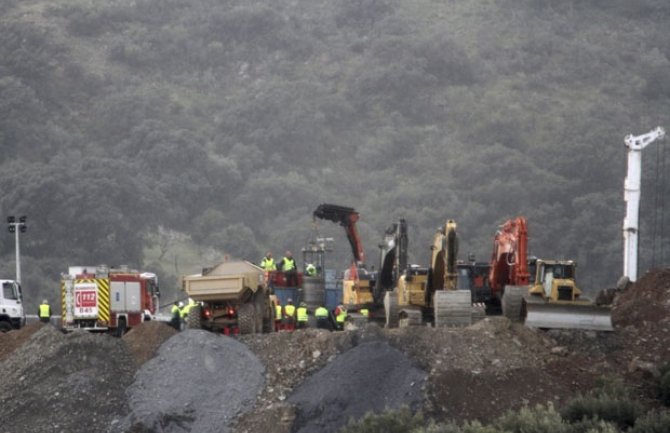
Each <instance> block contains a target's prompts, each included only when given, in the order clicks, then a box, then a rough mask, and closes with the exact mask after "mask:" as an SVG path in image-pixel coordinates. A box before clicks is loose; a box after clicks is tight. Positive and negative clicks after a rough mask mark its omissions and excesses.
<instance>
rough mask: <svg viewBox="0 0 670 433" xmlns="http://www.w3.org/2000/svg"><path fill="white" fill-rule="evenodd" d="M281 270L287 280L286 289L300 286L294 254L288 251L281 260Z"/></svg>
mask: <svg viewBox="0 0 670 433" xmlns="http://www.w3.org/2000/svg"><path fill="white" fill-rule="evenodd" d="M281 270H282V272H284V276H285V278H286V287H297V286H298V267H297V266H296V263H295V259H294V258H293V253H291V252H290V251H286V253H285V254H284V258H283V259H282V260H281Z"/></svg>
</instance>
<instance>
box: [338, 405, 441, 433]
mask: <svg viewBox="0 0 670 433" xmlns="http://www.w3.org/2000/svg"><path fill="white" fill-rule="evenodd" d="M423 425H424V420H423V415H422V414H421V413H416V414H412V412H411V411H410V410H409V408H407V407H403V408H401V409H398V410H394V411H386V412H384V413H382V414H375V413H372V412H369V413H367V414H366V415H365V416H364V417H363V418H361V419H360V420H358V421H354V420H350V421H349V423H348V424H347V426H346V427H344V428H342V429H341V430H340V433H408V432H411V431H413V430H414V429H417V428H421V427H423ZM436 433H437V432H436Z"/></svg>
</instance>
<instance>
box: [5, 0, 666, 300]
mask: <svg viewBox="0 0 670 433" xmlns="http://www.w3.org/2000/svg"><path fill="white" fill-rule="evenodd" d="M0 17H1V18H0V38H1V41H0V113H1V114H2V115H1V116H0V150H1V151H0V166H1V170H0V189H1V190H2V192H3V194H2V196H1V197H0V215H1V216H2V217H3V218H5V217H6V216H9V215H27V216H28V223H29V229H28V232H27V233H25V234H24V235H22V237H21V252H22V263H23V280H24V286H25V288H26V294H27V297H28V299H27V303H28V304H29V305H36V304H37V302H38V300H37V298H38V297H48V298H49V299H51V300H53V301H55V300H56V299H57V298H58V278H59V275H60V273H61V272H65V271H66V270H67V266H68V265H75V264H86V265H88V264H98V263H106V264H110V265H116V264H129V265H131V266H134V267H138V268H143V269H146V270H151V271H154V272H157V273H158V274H159V276H160V277H161V279H162V281H163V282H164V284H163V290H164V292H167V293H168V294H171V293H174V292H175V290H176V287H177V278H178V276H179V275H180V274H182V273H186V272H191V271H194V270H195V271H197V270H198V269H199V268H200V267H202V266H205V265H209V264H211V262H212V261H214V262H215V261H218V260H220V259H221V258H222V257H223V256H224V255H230V256H234V257H240V258H246V259H249V260H252V261H258V260H259V259H260V257H261V256H262V254H263V252H264V251H265V250H266V249H271V250H273V251H274V253H275V255H276V256H281V254H282V253H283V251H284V250H286V249H290V250H292V251H294V252H299V251H300V249H301V248H302V247H304V246H306V245H307V243H308V242H309V241H310V240H313V239H314V238H315V237H316V236H326V237H333V238H334V244H333V249H334V251H333V254H332V255H330V256H329V257H328V260H329V264H330V267H332V268H337V269H343V268H345V267H346V266H347V264H348V262H349V260H350V256H351V253H350V251H349V246H348V244H347V241H346V238H345V235H344V232H343V230H342V229H341V227H339V226H337V225H336V224H332V223H329V222H324V221H320V222H319V223H318V224H317V225H314V224H313V222H312V211H313V210H314V209H315V208H316V206H318V204H320V203H324V202H325V203H335V204H340V205H344V206H350V207H353V208H355V209H356V210H357V211H359V212H360V214H361V219H360V221H359V223H358V224H359V230H360V232H361V235H362V237H363V242H364V246H365V248H366V252H367V256H368V262H369V263H370V264H376V261H377V260H378V259H377V244H378V243H379V241H380V240H381V239H382V236H383V232H384V229H385V228H386V227H387V226H389V225H390V224H392V223H393V222H395V221H396V220H397V219H398V218H405V219H406V220H407V221H408V224H409V230H410V233H409V236H410V238H409V242H410V253H411V260H412V262H415V263H419V264H424V265H425V264H427V263H428V260H429V254H430V251H429V246H430V243H431V239H432V235H433V233H434V231H435V229H436V228H437V227H438V226H440V225H441V224H443V223H444V221H445V220H446V219H448V218H449V219H455V220H456V221H457V222H458V224H459V236H460V256H461V258H463V259H465V258H466V257H467V254H468V253H474V254H475V255H476V256H477V258H478V259H479V260H488V258H489V255H490V252H491V251H490V250H491V246H492V240H493V236H494V234H495V231H496V229H497V227H498V225H500V224H502V223H503V222H504V221H505V220H506V219H508V218H511V217H514V216H517V215H524V216H526V217H527V218H528V221H529V234H530V253H531V254H533V255H536V256H538V257H546V258H572V259H575V260H577V261H578V263H579V271H578V272H579V274H578V280H579V281H578V282H579V283H580V285H581V286H582V287H583V288H584V289H586V290H587V291H588V290H591V289H598V288H601V287H605V286H613V285H614V283H615V282H616V280H617V278H618V277H619V276H620V275H621V268H622V265H621V263H622V250H623V246H622V244H623V241H622V233H621V231H622V223H623V217H624V213H625V204H624V202H623V180H624V177H625V173H626V152H625V147H624V141H623V139H624V136H625V135H627V134H630V133H633V134H641V133H645V132H647V131H649V130H651V129H653V128H655V127H656V126H664V127H666V128H667V127H669V126H670V121H669V120H670V119H669V117H670V67H669V66H670V62H669V61H668V59H669V58H670V39H668V37H667V26H668V23H670V4H668V3H667V2H665V1H661V0H640V1H636V2H632V1H627V0H610V1H603V0H595V1H588V2H584V1H580V0H566V1H562V2H551V1H538V0H491V1H480V2H472V1H467V0H444V1H431V0H408V1H399V0H341V1H337V2H327V1H321V0H316V1H314V0H313V1H306V0H276V1H273V2H263V1H257V0H245V1H230V0H109V1H105V2H96V1H91V0H57V1H54V0H52V1H45V0H4V1H3V2H2V4H0ZM663 143H664V142H659V144H654V145H652V146H650V147H649V148H647V150H645V152H643V183H642V194H643V199H642V209H641V239H640V260H641V266H640V269H641V273H643V272H644V271H645V270H646V269H648V268H650V267H652V266H668V261H669V260H670V236H669V231H670V216H669V215H668V214H670V204H668V205H665V204H664V200H667V197H670V181H667V179H665V178H667V177H668V175H669V173H668V171H670V170H668V166H667V165H666V164H665V161H666V156H665V155H666V153H667V152H666V151H665V150H664V149H665V148H667V144H663ZM0 254H2V256H3V257H4V260H3V262H2V266H0V269H1V270H2V275H3V278H13V273H14V256H13V255H14V242H13V237H12V236H11V235H10V234H9V233H7V234H6V237H5V238H4V241H3V242H1V243H0Z"/></svg>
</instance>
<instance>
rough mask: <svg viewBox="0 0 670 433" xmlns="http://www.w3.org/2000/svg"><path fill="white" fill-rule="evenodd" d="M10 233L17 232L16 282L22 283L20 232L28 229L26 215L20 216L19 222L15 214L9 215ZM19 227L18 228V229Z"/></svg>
mask: <svg viewBox="0 0 670 433" xmlns="http://www.w3.org/2000/svg"><path fill="white" fill-rule="evenodd" d="M7 225H8V229H9V233H14V234H15V243H16V282H17V283H19V284H21V247H20V245H19V233H25V232H26V230H28V226H27V225H26V216H25V215H23V216H21V217H19V220H18V222H17V221H16V218H14V217H13V216H10V217H7ZM17 229H18V230H17Z"/></svg>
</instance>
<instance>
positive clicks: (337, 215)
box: [313, 203, 365, 265]
mask: <svg viewBox="0 0 670 433" xmlns="http://www.w3.org/2000/svg"><path fill="white" fill-rule="evenodd" d="M313 216H314V218H320V219H325V220H329V221H332V222H335V223H339V224H340V225H341V226H342V227H344V230H345V231H346V233H347V239H348V240H349V245H351V252H352V253H353V256H354V260H355V261H356V264H357V265H362V264H364V263H365V251H364V250H363V243H362V242H361V238H360V236H359V235H358V230H356V221H358V218H359V214H358V212H356V211H355V210H354V208H351V207H346V206H338V205H334V204H325V203H324V204H320V205H319V206H318V207H317V208H316V210H314V212H313Z"/></svg>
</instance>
